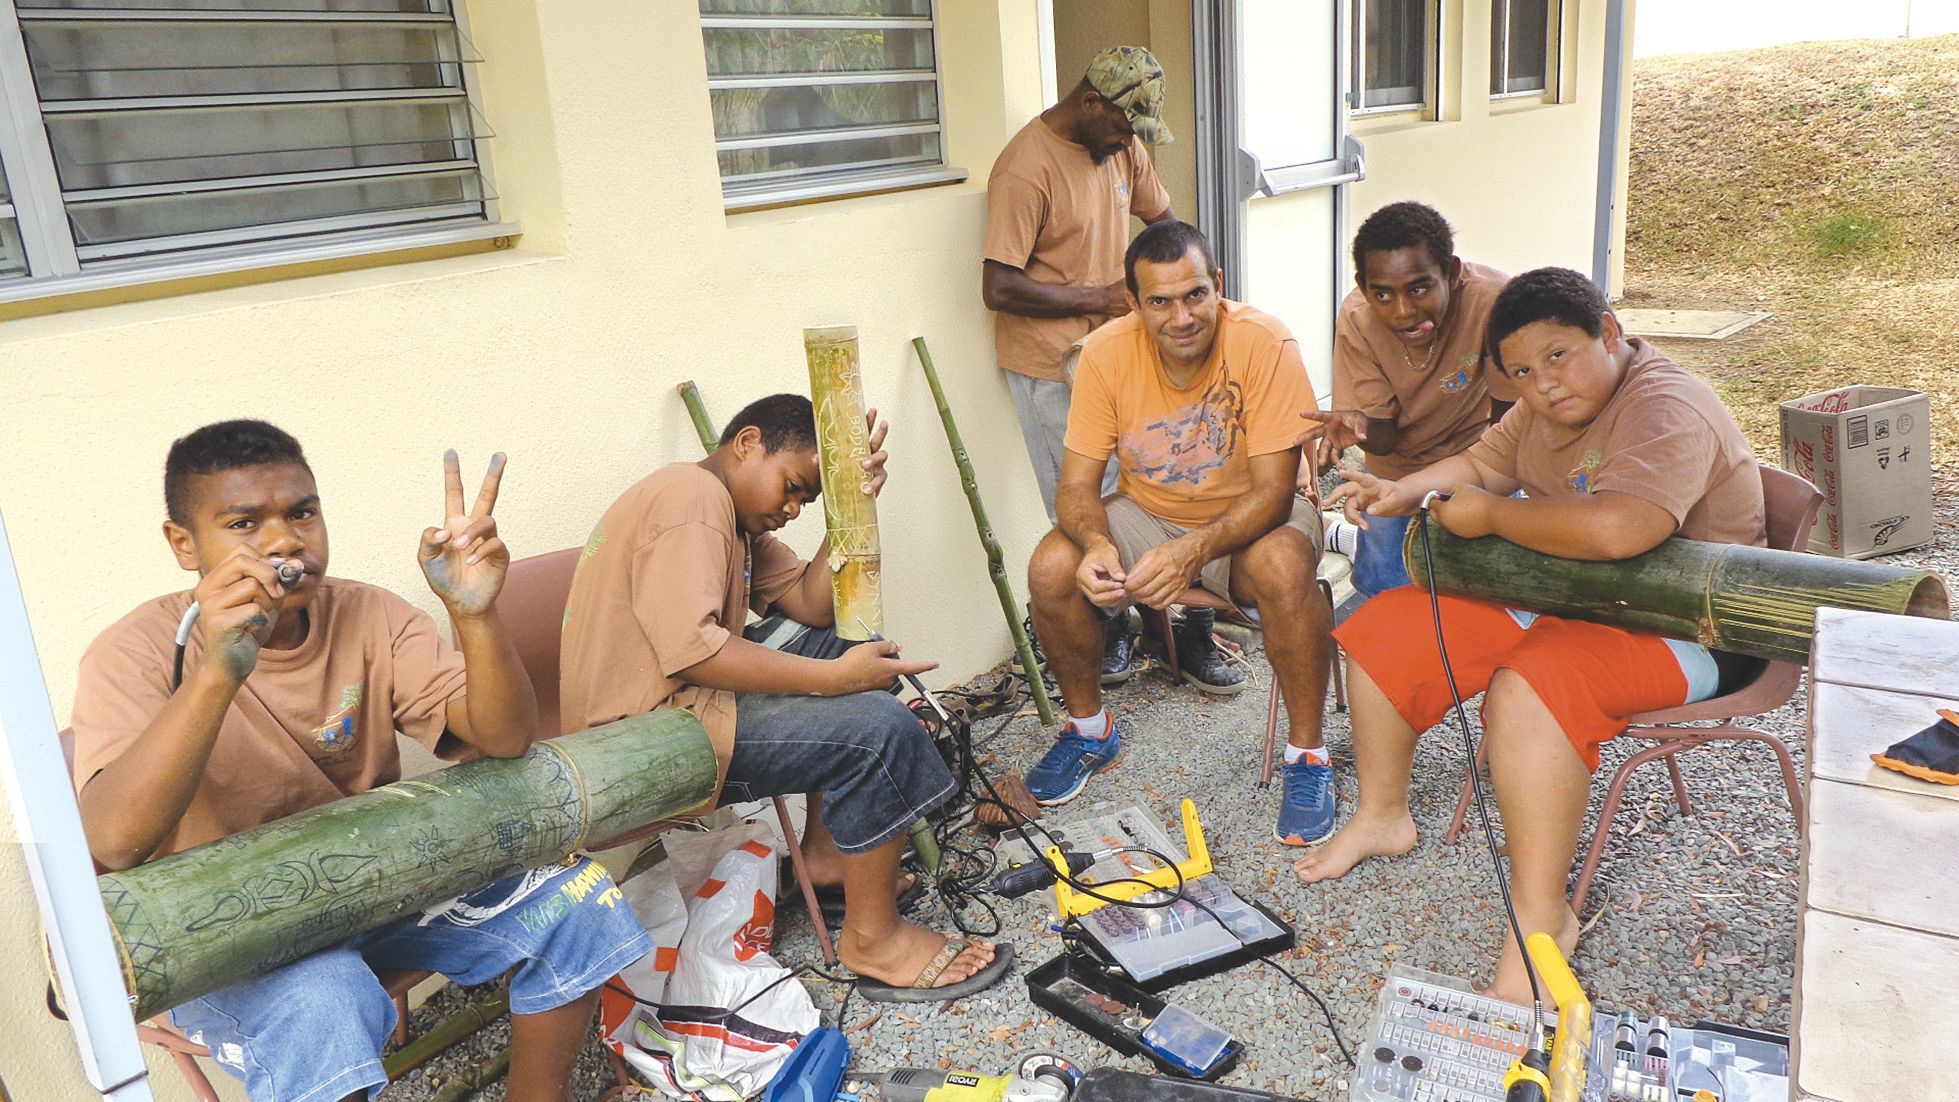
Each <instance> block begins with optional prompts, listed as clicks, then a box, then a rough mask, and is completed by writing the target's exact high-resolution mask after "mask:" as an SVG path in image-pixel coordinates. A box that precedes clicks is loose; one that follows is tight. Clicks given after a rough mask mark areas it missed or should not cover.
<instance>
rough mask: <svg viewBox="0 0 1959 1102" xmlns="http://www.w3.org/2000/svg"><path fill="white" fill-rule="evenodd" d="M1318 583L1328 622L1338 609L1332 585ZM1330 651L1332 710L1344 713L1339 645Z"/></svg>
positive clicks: (1343, 671) (1344, 680)
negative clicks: (1323, 599)
mask: <svg viewBox="0 0 1959 1102" xmlns="http://www.w3.org/2000/svg"><path fill="white" fill-rule="evenodd" d="M1318 581H1319V583H1320V593H1321V594H1323V595H1324V596H1325V597H1326V609H1327V614H1328V618H1329V620H1330V619H1331V618H1332V614H1333V613H1334V612H1335V611H1336V610H1338V609H1339V607H1340V606H1339V605H1337V604H1335V603H1334V601H1333V583H1332V582H1329V581H1327V580H1326V579H1325V578H1320V579H1318ZM1330 651H1331V653H1330V654H1329V655H1328V656H1327V660H1328V661H1329V662H1331V663H1333V674H1332V681H1333V710H1334V711H1336V712H1342V713H1344V712H1346V710H1347V671H1346V668H1345V667H1346V663H1344V662H1342V661H1340V644H1338V643H1334V644H1333V646H1332V647H1331V648H1330Z"/></svg>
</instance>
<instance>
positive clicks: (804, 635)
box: [720, 616, 958, 853]
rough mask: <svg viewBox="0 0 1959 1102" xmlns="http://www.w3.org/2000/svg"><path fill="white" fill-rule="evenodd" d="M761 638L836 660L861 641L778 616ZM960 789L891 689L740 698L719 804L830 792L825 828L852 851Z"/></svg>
mask: <svg viewBox="0 0 1959 1102" xmlns="http://www.w3.org/2000/svg"><path fill="white" fill-rule="evenodd" d="M742 635H743V637H744V638H746V639H748V640H749V641H750V642H752V643H759V644H761V645H763V646H765V647H773V648H774V649H776V650H779V651H786V652H788V653H790V654H797V655H801V656H802V657H804V658H821V659H832V658H836V657H837V656H839V655H841V654H843V652H844V651H846V650H849V649H850V648H851V647H853V646H855V645H856V644H854V643H850V642H847V641H845V640H843V639H839V638H838V637H837V633H836V632H835V631H833V630H831V629H829V628H812V627H806V626H804V625H802V624H798V623H796V622H795V621H794V620H790V619H788V618H787V617H783V616H771V617H768V618H767V619H764V620H760V621H758V622H756V623H754V624H751V625H749V627H748V629H747V630H746V631H744V632H742ZM957 787H958V785H957V782H955V781H954V780H953V778H952V771H951V770H950V769H947V768H946V764H945V760H944V759H943V758H941V757H940V756H939V750H938V747H936V746H934V745H933V744H932V738H931V736H930V735H927V734H926V733H925V728H924V727H923V726H921V725H920V724H919V722H918V718H917V717H916V716H914V715H912V714H911V709H910V708H907V707H905V706H904V704H903V703H901V702H900V701H899V700H898V698H897V697H895V696H893V695H891V694H890V693H888V692H883V693H851V694H850V695H849V696H781V695H777V694H774V693H736V694H735V749H734V754H733V756H732V757H731V758H729V760H728V778H727V783H726V784H724V785H723V786H722V788H721V799H720V803H722V804H723V805H726V804H738V803H746V802H748V801H750V800H760V799H764V798H766V797H769V796H787V795H791V794H793V793H798V792H821V793H823V825H824V826H826V827H828V828H830V833H831V835H832V836H834V837H835V838H836V840H837V849H838V850H840V851H842V852H844V853H863V852H865V851H867V850H872V849H876V848H877V847H878V846H881V845H883V844H884V843H886V842H889V841H890V840H891V839H893V838H896V837H898V836H899V835H901V834H903V833H904V832H905V831H907V830H909V829H910V828H911V825H912V824H913V823H914V822H917V821H918V818H919V816H921V815H923V814H925V813H926V812H927V811H930V810H932V809H933V808H935V807H937V806H939V805H940V804H942V803H944V802H945V801H946V800H948V799H951V798H952V795H953V791H954V790H955V789H956V788H957Z"/></svg>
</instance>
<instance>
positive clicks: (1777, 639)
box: [1401, 518, 1950, 665]
mask: <svg viewBox="0 0 1959 1102" xmlns="http://www.w3.org/2000/svg"><path fill="white" fill-rule="evenodd" d="M1424 523H1426V524H1427V525H1428V530H1429V544H1430V547H1431V548H1432V550H1433V553H1434V556H1435V591H1436V592H1438V593H1444V594H1449V595H1452V596H1457V597H1474V598H1477V599H1480V600H1485V601H1495V602H1497V603H1498V604H1502V605H1505V606H1508V607H1510V608H1517V609H1522V610H1524V611H1526V612H1541V613H1547V614H1550V615H1554V616H1564V617H1568V618H1570V619H1573V620H1589V621H1591V622H1593V623H1600V624H1610V625H1613V626H1614V627H1622V628H1626V629H1629V630H1632V631H1642V632H1650V633H1652V634H1655V635H1668V636H1673V637H1674V638H1678V639H1691V640H1694V641H1695V642H1699V643H1702V644H1704V645H1706V646H1709V647H1714V648H1715V649H1717V650H1725V651H1731V652H1733V653H1735V654H1746V655H1751V656H1753V657H1756V658H1767V659H1771V660H1773V661H1777V662H1794V663H1796V664H1798V665H1800V664H1804V663H1807V662H1808V661H1809V645H1810V640H1811V636H1812V635H1813V634H1814V632H1815V623H1816V610H1817V609H1818V608H1848V609H1862V610H1868V611H1872V612H1889V613H1895V614H1899V615H1905V616H1929V617H1933V618H1935V619H1945V618H1946V617H1948V616H1949V615H1950V610H1949V606H1948V602H1947V596H1946V589H1945V582H1944V581H1943V580H1942V579H1940V577H1939V576H1938V575H1937V574H1934V573H1932V572H1931V571H1929V570H1915V569H1911V568H1908V567H1902V566H1888V565H1885V564H1883V563H1875V562H1867V561H1858V560H1855V559H1836V558H1830V557H1828V556H1825V555H1808V554H1804V553H1802V552H1799V551H1776V550H1772V549H1770V548H1766V547H1742V546H1739V545H1736V544H1728V543H1703V542H1701V541H1699V540H1687V539H1679V538H1675V539H1670V540H1667V541H1666V542H1665V543H1662V544H1661V545H1660V546H1658V547H1656V548H1654V549H1653V550H1651V551H1648V552H1646V553H1645V554H1643V555H1635V556H1634V557H1632V558H1630V559H1623V560H1620V561H1617V562H1580V561H1578V560H1576V559H1561V558H1557V557H1555V556H1552V555H1544V554H1540V553H1538V552H1536V551H1532V550H1529V549H1528V548H1524V547H1519V546H1518V545H1517V544H1514V543H1511V542H1510V541H1508V540H1505V539H1499V538H1497V537H1495V536H1486V537H1484V538H1482V539H1474V540H1466V539H1462V538H1461V537H1459V536H1455V535H1452V534H1450V532H1449V530H1448V529H1446V528H1444V527H1442V525H1441V523H1440V522H1438V521H1430V520H1427V519H1426V518H1421V519H1418V520H1417V522H1416V523H1415V524H1411V525H1409V526H1408V535H1407V538H1406V539H1405V540H1404V541H1403V543H1402V545H1401V557H1402V562H1403V563H1404V564H1405V565H1406V566H1407V567H1408V576H1409V577H1411V578H1413V579H1415V584H1416V585H1419V586H1422V587H1424V588H1427V586H1428V573H1427V570H1426V565H1425V563H1424V562H1423V557H1422V541H1421V526H1422V524H1424Z"/></svg>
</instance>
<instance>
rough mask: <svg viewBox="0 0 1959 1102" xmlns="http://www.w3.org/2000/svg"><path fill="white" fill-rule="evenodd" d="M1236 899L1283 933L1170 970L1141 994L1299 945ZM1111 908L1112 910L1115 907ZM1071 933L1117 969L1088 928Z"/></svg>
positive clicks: (1288, 929)
mask: <svg viewBox="0 0 1959 1102" xmlns="http://www.w3.org/2000/svg"><path fill="white" fill-rule="evenodd" d="M1239 898H1240V899H1242V900H1244V902H1245V904H1246V905H1248V906H1250V907H1251V908H1252V909H1253V910H1255V911H1257V912H1258V913H1260V914H1262V915H1264V916H1265V917H1266V918H1268V919H1270V920H1271V922H1272V924H1273V925H1275V926H1277V927H1278V928H1279V929H1280V930H1282V931H1284V932H1283V933H1277V934H1273V935H1272V936H1271V937H1268V938H1266V939H1265V940H1263V941H1254V942H1249V943H1245V942H1240V943H1239V945H1238V947H1237V948H1235V949H1230V950H1227V951H1225V952H1223V953H1219V954H1218V955H1217V956H1214V957H1210V958H1208V959H1205V960H1200V961H1197V962H1196V963H1194V964H1186V965H1184V966H1183V967H1182V968H1172V969H1170V970H1169V971H1168V972H1165V973H1163V974H1162V975H1159V976H1152V977H1151V978H1150V980H1149V982H1147V983H1143V984H1141V986H1142V988H1143V990H1145V991H1151V992H1156V993H1162V992H1164V991H1168V990H1169V989H1170V988H1172V987H1175V986H1177V985H1178V984H1180V983H1188V982H1190V981H1191V980H1195V979H1202V978H1203V977H1205V976H1215V975H1217V974H1218V973H1219V972H1224V971H1228V970H1230V969H1233V968H1236V967H1238V966H1239V965H1241V964H1250V963H1251V962H1252V961H1255V960H1257V959H1258V958H1260V957H1269V956H1271V955H1272V954H1274V953H1283V952H1285V951H1286V950H1288V949H1291V948H1292V947H1293V945H1294V944H1295V943H1296V942H1297V941H1298V937H1297V935H1296V934H1294V933H1293V929H1292V926H1291V925H1289V924H1288V923H1287V922H1286V921H1285V920H1284V919H1282V918H1280V917H1279V916H1278V915H1275V914H1273V913H1272V911H1271V910H1270V909H1269V908H1267V907H1266V906H1265V904H1263V903H1260V902H1259V901H1258V900H1256V899H1249V898H1246V897H1244V896H1240V897H1239ZM1110 905H1111V906H1114V904H1110ZM1072 930H1073V931H1074V932H1075V936H1074V940H1075V942H1076V943H1077V944H1078V945H1080V946H1081V947H1082V948H1083V949H1084V950H1085V951H1087V952H1089V953H1091V954H1093V955H1094V956H1095V957H1096V958H1098V959H1100V960H1104V961H1107V962H1108V963H1109V966H1110V967H1112V968H1114V967H1119V966H1118V965H1116V963H1115V960H1114V958H1112V957H1111V956H1110V955H1109V954H1108V952H1107V951H1106V950H1104V949H1103V948H1102V945H1101V943H1100V942H1098V941H1097V940H1096V939H1095V935H1094V933H1093V932H1092V931H1091V930H1090V929H1089V928H1088V927H1086V926H1083V925H1082V924H1080V923H1075V924H1074V925H1073V927H1072ZM1124 976H1125V977H1127V979H1128V982H1130V983H1136V982H1138V981H1137V980H1136V979H1135V978H1134V977H1131V976H1128V974H1127V973H1124Z"/></svg>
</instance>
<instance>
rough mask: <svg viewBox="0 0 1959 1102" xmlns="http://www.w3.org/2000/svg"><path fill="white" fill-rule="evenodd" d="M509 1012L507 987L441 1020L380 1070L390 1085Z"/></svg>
mask: <svg viewBox="0 0 1959 1102" xmlns="http://www.w3.org/2000/svg"><path fill="white" fill-rule="evenodd" d="M508 1009H510V989H509V988H508V987H506V988H503V989H502V990H500V991H498V992H497V993H496V994H494V995H491V996H490V997H489V998H487V999H484V1000H483V1001H482V1002H480V1003H476V1004H475V1005H473V1006H466V1007H464V1008H463V1009H462V1010H459V1011H457V1012H456V1013H454V1014H451V1015H450V1016H449V1017H447V1018H444V1019H442V1020H441V1021H440V1022H437V1023H436V1024H435V1025H433V1026H431V1027H430V1028H429V1029H428V1031H427V1032H425V1033H423V1034H422V1035H421V1036H419V1037H417V1038H415V1039H414V1040H413V1041H410V1042H408V1043H407V1044H406V1045H403V1046H402V1047H401V1048H399V1049H396V1050H395V1051H394V1052H392V1053H389V1054H388V1056H387V1057H385V1058H384V1059H383V1060H382V1061H381V1070H382V1071H383V1072H386V1073H387V1076H388V1082H390V1083H392V1082H394V1081H395V1080H397V1079H399V1078H401V1077H402V1076H403V1075H405V1074H407V1073H408V1072H411V1071H414V1070H415V1069H416V1068H418V1067H421V1066H422V1065H423V1064H426V1063H428V1062H429V1061H430V1060H432V1059H434V1058H435V1057H437V1056H439V1055H441V1054H442V1053H444V1052H447V1051H448V1050H449V1049H451V1048H454V1047H455V1046H456V1045H458V1044H461V1043H462V1042H463V1041H464V1040H465V1039H467V1038H468V1037H469V1036H470V1035H471V1034H473V1033H475V1032H476V1031H477V1030H480V1029H482V1028H483V1027H484V1026H486V1025H489V1024H490V1023H491V1022H494V1021H496V1020H497V1019H498V1018H500V1017H502V1016H503V1012H504V1011H506V1010H508Z"/></svg>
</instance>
